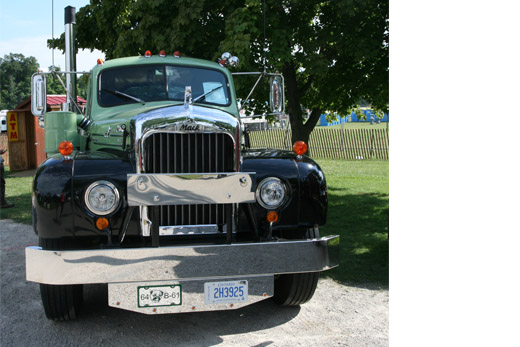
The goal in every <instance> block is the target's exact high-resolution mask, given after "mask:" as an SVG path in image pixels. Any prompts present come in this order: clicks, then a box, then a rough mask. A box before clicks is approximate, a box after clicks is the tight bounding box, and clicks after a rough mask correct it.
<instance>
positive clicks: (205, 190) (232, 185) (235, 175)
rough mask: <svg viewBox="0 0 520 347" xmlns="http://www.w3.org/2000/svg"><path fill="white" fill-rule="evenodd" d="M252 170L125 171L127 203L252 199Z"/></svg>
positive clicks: (146, 203)
mask: <svg viewBox="0 0 520 347" xmlns="http://www.w3.org/2000/svg"><path fill="white" fill-rule="evenodd" d="M254 182H255V173H251V172H226V173H215V174H207V173H204V174H128V175H127V194H128V205H129V206H153V205H189V204H234V203H243V202H254V201H255V186H254Z"/></svg>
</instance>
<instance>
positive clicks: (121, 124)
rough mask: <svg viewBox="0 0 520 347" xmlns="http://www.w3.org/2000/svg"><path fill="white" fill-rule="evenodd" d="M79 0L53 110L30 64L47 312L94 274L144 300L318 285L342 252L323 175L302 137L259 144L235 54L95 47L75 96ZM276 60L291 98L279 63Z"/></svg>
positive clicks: (30, 251) (75, 308)
mask: <svg viewBox="0 0 520 347" xmlns="http://www.w3.org/2000/svg"><path fill="white" fill-rule="evenodd" d="M72 9H73V8H72ZM67 10H69V11H71V8H67V9H66V16H65V17H66V57H67V61H68V63H67V64H66V69H65V70H66V71H64V74H65V75H66V77H67V83H66V87H67V96H68V100H71V103H69V104H68V105H65V108H69V109H70V111H60V112H49V113H45V107H44V106H43V105H45V94H46V93H45V91H46V86H45V80H46V77H45V76H46V74H44V73H38V74H35V75H33V78H32V85H33V91H32V98H33V99H32V112H33V114H35V116H38V117H42V122H40V124H42V126H44V128H45V151H46V152H47V155H48V159H47V160H46V161H45V162H44V163H42V165H41V166H40V167H39V168H38V169H37V171H36V173H35V175H34V182H33V193H32V209H33V226H34V231H35V233H36V234H37V235H38V237H39V242H40V245H39V247H28V248H27V249H26V276H27V280H28V281H31V282H36V283H39V284H40V292H41V299H42V302H43V307H44V309H45V313H46V315H47V317H48V318H49V319H53V320H69V319H74V318H76V316H77V314H78V312H79V309H80V307H81V302H82V298H83V285H84V284H94V283H105V284H108V304H109V305H110V306H112V307H116V308H122V309H126V310H131V311H136V312H142V313H146V314H161V313H174V312H198V311H208V310H224V309H236V308H240V307H243V306H245V305H249V304H252V303H255V302H258V301H260V300H263V299H267V298H270V297H274V299H275V301H276V302H277V303H279V304H281V305H299V304H302V303H305V302H306V301H308V300H309V299H310V298H311V297H312V296H313V294H314V292H315V289H316V285H317V281H318V275H319V272H320V271H323V270H327V269H330V268H332V267H334V266H336V265H337V262H338V259H337V257H338V244H339V237H338V236H328V237H322V238H320V237H319V231H318V230H319V226H321V225H324V224H325V222H326V218H327V187H326V182H325V176H324V174H323V171H322V170H321V169H320V167H319V166H318V164H317V163H315V162H314V161H313V160H312V159H310V158H309V157H307V156H305V155H303V154H304V151H305V144H303V143H298V144H296V146H295V152H296V153H295V152H289V151H280V150H272V149H254V150H252V149H249V148H247V146H246V145H245V143H246V142H247V141H246V139H245V136H246V135H245V133H244V131H243V128H242V126H241V120H240V116H239V106H238V105H237V96H236V95H235V88H234V83H233V75H232V74H231V73H230V71H229V70H228V66H229V65H230V64H232V65H236V63H238V59H237V58H235V57H231V56H230V55H229V54H224V55H223V56H222V58H221V59H219V60H218V62H212V61H205V60H200V59H194V58H188V57H182V56H181V55H180V54H179V53H178V52H176V53H175V54H169V55H167V54H166V53H165V52H161V53H160V54H159V55H152V54H151V53H150V52H146V54H145V55H144V56H138V57H127V58H120V59H113V60H108V61H106V62H103V61H101V60H99V61H98V64H97V65H96V66H94V68H93V69H92V70H91V71H90V77H89V84H88V96H87V105H86V108H85V109H84V110H79V109H78V108H77V105H75V104H74V102H73V100H75V99H76V96H75V89H76V87H75V84H74V83H75V82H74V79H75V78H74V77H75V75H76V73H77V72H76V71H75V63H74V55H73V54H72V52H74V48H73V46H72V45H73V28H74V26H73V24H74V16H75V12H71V13H69V14H68V15H67ZM67 21H68V22H69V23H67ZM71 31H72V33H71ZM67 37H69V39H68V40H67ZM70 38H72V39H70ZM259 75H260V77H262V76H261V75H266V74H265V73H260V74H259ZM267 75H270V76H272V77H273V78H272V81H271V90H272V92H273V94H272V95H271V98H270V99H271V102H273V103H275V105H273V110H274V111H275V112H280V110H281V109H283V105H282V103H283V98H282V96H283V89H282V88H283V79H281V78H279V77H280V76H276V75H275V74H267ZM282 112H283V111H282Z"/></svg>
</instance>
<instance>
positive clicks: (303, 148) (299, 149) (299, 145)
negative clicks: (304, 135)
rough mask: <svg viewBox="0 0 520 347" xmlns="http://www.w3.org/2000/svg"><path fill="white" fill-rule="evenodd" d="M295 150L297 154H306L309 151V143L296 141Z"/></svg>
mask: <svg viewBox="0 0 520 347" xmlns="http://www.w3.org/2000/svg"><path fill="white" fill-rule="evenodd" d="M293 151H294V153H296V154H297V155H304V154H305V153H307V144H306V143H305V142H303V141H296V142H295V143H294V146H293Z"/></svg>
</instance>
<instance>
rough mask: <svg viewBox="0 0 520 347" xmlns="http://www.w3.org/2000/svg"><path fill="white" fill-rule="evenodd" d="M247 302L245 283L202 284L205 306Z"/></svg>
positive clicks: (243, 281)
mask: <svg viewBox="0 0 520 347" xmlns="http://www.w3.org/2000/svg"><path fill="white" fill-rule="evenodd" d="M239 302H247V281H245V280H242V281H226V282H206V283H204V303H205V304H233V303H239Z"/></svg>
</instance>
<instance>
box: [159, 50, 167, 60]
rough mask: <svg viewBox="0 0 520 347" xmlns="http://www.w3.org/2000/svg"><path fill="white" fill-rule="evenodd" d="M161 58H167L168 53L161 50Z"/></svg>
mask: <svg viewBox="0 0 520 347" xmlns="http://www.w3.org/2000/svg"><path fill="white" fill-rule="evenodd" d="M159 56H160V57H163V58H164V57H166V51H165V50H164V49H163V50H161V51H160V52H159Z"/></svg>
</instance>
